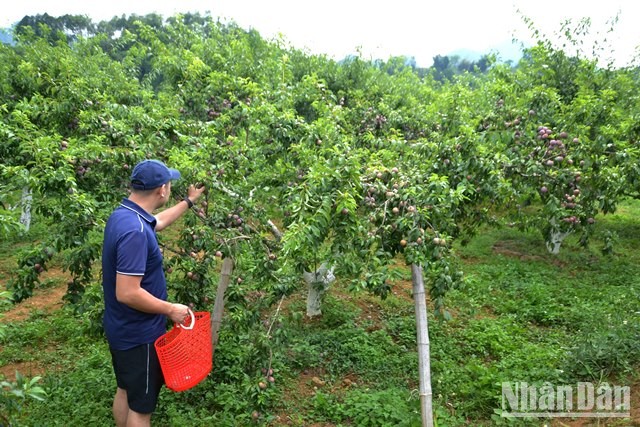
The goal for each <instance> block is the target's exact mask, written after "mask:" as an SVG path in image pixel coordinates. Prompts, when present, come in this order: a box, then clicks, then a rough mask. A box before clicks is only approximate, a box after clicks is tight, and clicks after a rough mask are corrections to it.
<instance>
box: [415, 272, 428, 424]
mask: <svg viewBox="0 0 640 427" xmlns="http://www.w3.org/2000/svg"><path fill="white" fill-rule="evenodd" d="M411 280H412V282H413V301H414V304H415V309H416V329H417V338H418V374H419V376H420V409H421V412H422V427H433V402H432V392H431V356H430V354H429V322H428V320H427V298H426V294H425V291H424V278H423V276H422V267H421V266H420V265H417V264H411Z"/></svg>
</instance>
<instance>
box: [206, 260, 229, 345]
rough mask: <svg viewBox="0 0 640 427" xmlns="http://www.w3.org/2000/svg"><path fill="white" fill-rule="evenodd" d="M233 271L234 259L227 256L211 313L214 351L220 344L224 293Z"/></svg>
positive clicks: (223, 262) (223, 263)
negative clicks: (219, 336)
mask: <svg viewBox="0 0 640 427" xmlns="http://www.w3.org/2000/svg"><path fill="white" fill-rule="evenodd" d="M232 272H233V259H232V258H231V257H227V258H225V259H224V260H223V261H222V270H221V272H220V280H219V281H218V290H217V291H216V302H215V303H214V304H213V312H212V315H211V343H212V344H213V353H215V351H216V346H217V345H218V332H219V330H220V323H222V313H223V311H224V293H225V292H226V291H227V287H228V286H229V282H230V281H231V273H232Z"/></svg>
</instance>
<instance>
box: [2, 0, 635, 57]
mask: <svg viewBox="0 0 640 427" xmlns="http://www.w3.org/2000/svg"><path fill="white" fill-rule="evenodd" d="M45 12H46V13H48V14H49V15H53V16H60V15H64V14H80V15H88V16H89V17H91V18H92V19H93V20H94V21H99V20H103V19H110V18H112V17H113V16H116V15H117V16H121V15H123V14H125V15H130V14H132V13H135V14H139V15H144V14H147V13H152V12H155V13H159V14H161V15H162V16H164V17H168V16H172V15H174V14H176V13H181V12H200V13H201V14H210V15H211V16H213V17H216V18H219V19H220V20H221V21H222V22H231V21H233V22H235V23H236V24H238V25H239V26H240V27H242V28H245V29H249V28H252V29H255V30H257V31H258V32H259V33H260V34H261V35H262V36H263V37H264V38H266V39H273V38H276V37H279V38H281V39H283V40H285V41H286V42H287V43H289V44H290V45H291V46H293V47H296V48H299V49H304V50H307V51H308V52H309V53H312V54H324V55H327V56H329V57H332V58H334V59H337V60H339V59H342V58H344V57H345V56H347V55H350V54H354V53H360V54H361V55H362V56H363V57H364V58H365V59H382V60H387V59H389V57H391V56H408V57H414V58H415V59H416V63H417V64H418V65H419V66H423V67H428V66H430V65H431V64H432V60H433V57H434V56H436V55H448V54H451V53H452V52H456V51H458V50H460V49H466V50H472V51H478V52H481V53H487V52H490V51H496V50H500V51H501V52H504V48H505V46H506V47H511V49H512V50H517V49H518V47H517V46H518V45H517V44H516V45H514V44H513V43H512V40H513V39H514V38H515V39H516V40H518V41H519V42H522V43H524V44H526V45H530V44H531V43H532V40H533V39H532V37H531V35H532V32H531V31H530V30H529V29H528V28H527V25H526V24H525V22H524V21H523V19H522V17H523V16H524V17H527V18H529V19H531V21H532V22H533V24H534V26H535V28H536V29H537V30H539V31H540V32H541V33H542V34H544V35H545V36H546V37H547V38H548V39H549V40H552V41H555V42H557V43H558V45H557V47H560V46H561V43H562V41H561V40H562V39H561V38H560V37H558V35H557V34H558V32H559V31H560V30H561V28H562V23H563V22H564V21H566V20H571V22H574V23H576V24H577V23H579V22H580V21H581V20H582V19H584V18H589V19H590V20H591V26H590V33H591V38H589V37H584V38H583V41H584V42H585V44H584V47H583V54H584V55H585V56H589V57H591V54H590V51H591V50H592V46H593V40H597V41H598V45H599V46H601V47H602V48H603V52H602V53H600V54H599V57H600V59H601V60H603V61H608V60H611V61H613V62H614V64H615V65H618V66H624V65H629V64H630V63H631V61H632V60H633V59H634V58H635V57H637V56H639V55H638V54H639V53H640V51H639V50H638V49H639V48H640V31H638V30H637V29H636V28H637V22H638V21H639V20H640V1H637V0H592V1H587V0H485V1H480V0H438V1H433V0H322V1H313V2H310V1H305V0H174V1H163V0H153V1H151V0H106V1H91V0H18V1H9V2H4V4H3V6H2V12H0V27H8V26H10V25H11V24H12V23H15V22H17V21H19V20H20V19H22V17H23V16H25V15H36V14H43V13H45ZM616 16H618V21H617V23H616V24H615V26H614V27H613V28H614V30H613V32H612V33H608V32H607V30H608V28H610V27H611V24H610V23H611V21H612V19H613V18H614V17H616ZM605 40H606V41H605ZM502 59H509V58H505V57H502ZM636 63H637V61H636Z"/></svg>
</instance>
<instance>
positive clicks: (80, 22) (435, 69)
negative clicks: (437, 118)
mask: <svg viewBox="0 0 640 427" xmlns="http://www.w3.org/2000/svg"><path fill="white" fill-rule="evenodd" d="M172 20H175V18H174V17H171V18H168V19H167V22H171V21H172ZM136 22H142V23H143V24H145V25H147V26H149V27H151V28H153V29H160V28H162V26H163V25H164V20H163V18H162V16H161V15H159V14H156V13H150V14H147V15H136V14H131V15H129V16H126V15H124V14H123V15H121V16H114V17H113V18H111V19H110V20H108V21H106V20H105V21H100V22H99V23H97V24H96V23H94V22H93V21H92V20H91V18H89V17H88V16H86V15H69V14H67V15H62V16H58V17H55V16H51V15H49V14H47V13H44V14H41V15H40V14H39V15H33V16H31V15H27V16H25V17H24V18H22V19H21V20H20V22H18V23H17V24H16V26H15V28H14V30H13V31H14V34H15V35H16V36H18V37H25V36H28V35H29V34H32V35H33V36H36V37H38V38H46V39H47V40H49V42H51V43H58V42H66V43H73V42H75V41H76V40H77V39H78V37H92V36H95V35H98V34H104V35H106V36H107V38H106V39H105V41H104V44H103V46H102V47H103V49H105V51H107V52H110V53H111V55H112V57H113V58H114V59H117V58H118V57H119V56H123V52H124V51H126V50H127V49H126V48H124V49H123V46H122V45H121V44H119V43H117V42H116V39H117V38H118V35H119V34H121V33H122V32H123V31H125V30H134V29H135V27H136ZM183 22H184V23H185V24H186V25H187V26H191V25H194V24H197V25H199V26H201V27H204V26H206V22H207V18H206V17H205V16H202V15H200V14H199V13H186V14H184V15H183ZM0 35H2V36H3V37H2V40H1V41H2V42H3V43H10V42H11V37H10V32H9V31H7V32H6V34H4V33H0ZM118 51H120V52H118ZM345 59H348V58H345ZM494 62H495V57H494V56H493V55H489V54H487V55H484V56H482V57H481V58H480V59H478V60H477V61H472V60H469V59H465V58H461V57H460V56H458V55H453V56H448V55H436V56H434V57H433V64H432V65H431V66H430V67H419V66H418V65H417V63H416V60H415V58H414V57H404V56H400V57H397V58H392V59H390V60H389V61H387V62H384V61H381V60H378V61H376V62H375V63H376V64H377V65H379V66H380V67H384V69H385V71H386V72H387V73H388V74H390V75H392V74H394V73H397V72H400V71H401V70H403V69H404V68H407V67H409V68H411V69H412V70H413V71H414V72H415V73H416V74H417V75H418V76H420V77H424V76H426V75H428V74H431V75H432V77H433V78H434V80H436V81H440V82H443V81H446V80H451V79H453V77H454V76H456V75H460V74H464V73H485V72H486V71H487V70H488V69H489V67H491V65H492V64H493V63H494ZM148 72H150V70H146V69H143V70H142V71H141V73H142V75H143V76H144V75H146V74H147V73H148Z"/></svg>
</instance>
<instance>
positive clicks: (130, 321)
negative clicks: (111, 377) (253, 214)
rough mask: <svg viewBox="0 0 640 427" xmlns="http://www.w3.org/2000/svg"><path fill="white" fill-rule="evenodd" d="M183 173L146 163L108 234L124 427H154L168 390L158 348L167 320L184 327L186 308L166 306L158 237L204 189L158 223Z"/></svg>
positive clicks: (106, 263)
mask: <svg viewBox="0 0 640 427" xmlns="http://www.w3.org/2000/svg"><path fill="white" fill-rule="evenodd" d="M178 178H180V172H178V171H177V170H175V169H169V168H168V167H167V166H166V165H165V164H164V163H162V162H160V161H157V160H145V161H142V162H140V163H138V164H137V165H136V167H135V168H134V169H133V172H132V174H131V194H130V196H129V198H126V199H124V200H123V201H122V203H121V204H120V206H119V207H118V208H117V209H115V210H114V211H113V213H112V214H111V216H110V217H109V220H108V221H107V224H106V227H105V231H104V243H103V254H102V276H103V282H102V287H103V291H104V302H105V313H104V321H103V322H104V330H105V333H106V336H107V341H108V342H109V348H110V350H111V356H112V362H113V368H114V372H115V375H116V382H117V385H118V387H117V391H116V395H115V398H114V401H113V416H114V418H115V421H116V425H117V426H118V427H125V426H128V427H133V426H150V425H151V414H152V413H153V412H154V410H155V407H156V403H157V400H158V395H159V393H160V389H161V388H162V385H163V383H164V378H163V376H162V370H161V368H160V364H159V362H158V357H157V354H156V352H155V347H154V342H155V340H156V339H157V338H158V337H159V336H161V335H162V334H164V333H165V332H166V318H167V317H168V318H169V319H170V320H171V321H173V322H174V323H182V322H183V321H184V320H185V319H186V318H187V316H189V310H188V307H187V306H185V305H183V304H173V303H170V302H168V301H167V284H166V280H165V277H164V270H163V265H162V253H161V252H160V248H159V246H158V241H157V238H156V232H157V231H160V230H162V229H164V228H166V227H168V226H169V225H171V224H172V223H173V222H174V221H175V220H177V219H178V218H179V217H180V216H181V215H182V214H184V213H185V212H186V211H187V210H189V209H190V208H191V207H192V206H193V203H194V202H195V201H196V200H197V199H198V198H199V197H200V196H201V195H202V193H203V192H204V187H201V188H196V187H195V186H193V185H191V186H190V187H189V190H188V195H187V197H185V198H184V199H183V200H182V201H180V202H179V203H176V204H175V205H174V206H172V207H170V208H168V209H166V210H163V211H162V212H160V213H158V214H157V215H155V216H153V211H155V210H156V209H158V208H160V207H162V206H164V205H165V204H166V203H167V202H168V201H169V199H170V196H171V181H173V180H176V179H178Z"/></svg>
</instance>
